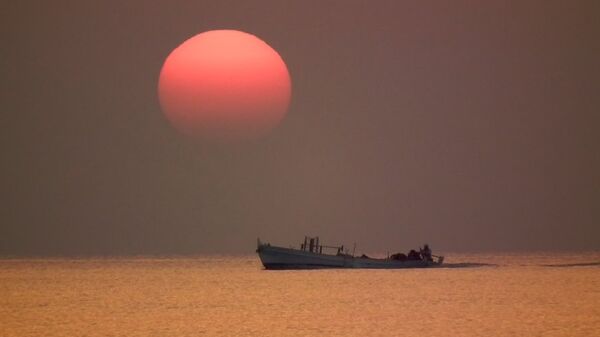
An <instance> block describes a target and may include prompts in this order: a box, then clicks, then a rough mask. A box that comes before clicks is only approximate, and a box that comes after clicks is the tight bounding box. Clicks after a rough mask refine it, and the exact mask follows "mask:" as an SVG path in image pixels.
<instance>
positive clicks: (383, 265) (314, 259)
mask: <svg viewBox="0 0 600 337" xmlns="http://www.w3.org/2000/svg"><path fill="white" fill-rule="evenodd" d="M256 252H257V253H258V256H259V257H260V260H261V262H262V264H263V266H264V267H265V269H275V270H277V269H279V270H281V269H322V268H371V269H400V268H426V267H436V266H439V265H441V263H442V262H434V261H426V260H406V261H399V260H391V259H372V258H364V257H353V256H351V255H347V254H340V255H327V254H318V253H313V252H309V251H303V250H298V249H293V248H283V247H277V246H271V245H268V244H260V245H259V246H258V249H257V250H256Z"/></svg>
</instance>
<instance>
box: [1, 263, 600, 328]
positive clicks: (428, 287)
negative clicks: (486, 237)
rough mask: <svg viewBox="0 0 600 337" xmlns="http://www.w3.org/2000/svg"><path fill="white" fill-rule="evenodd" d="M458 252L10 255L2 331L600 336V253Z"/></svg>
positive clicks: (3, 295)
mask: <svg viewBox="0 0 600 337" xmlns="http://www.w3.org/2000/svg"><path fill="white" fill-rule="evenodd" d="M446 261H447V262H448V263H449V266H455V268H435V269H402V270H364V269H362V270H360V269H359V270H351V269H337V270H336V269H331V270H303V271H267V270H263V268H262V266H261V264H260V261H259V260H258V258H257V257H256V256H255V255H248V256H197V257H164V258H150V257H131V258H129V257H123V258H85V259H68V258H61V259H0V336H2V337H13V336H14V337H17V336H18V337H24V336H49V337H50V336H277V337H286V336H331V337H333V336H344V337H349V336H357V337H358V336H360V337H363V336H427V337H433V336H440V337H441V336H443V337H451V336H486V337H493V336H570V337H575V336H586V337H590V336H600V265H599V264H600V263H599V262H600V252H583V253H569V254H566V253H536V254H523V253H521V254H516V253H515V254H446ZM469 263H487V264H490V265H489V266H480V267H469V268H463V266H468V265H469ZM579 264H582V265H579Z"/></svg>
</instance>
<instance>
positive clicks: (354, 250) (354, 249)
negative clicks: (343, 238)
mask: <svg viewBox="0 0 600 337" xmlns="http://www.w3.org/2000/svg"><path fill="white" fill-rule="evenodd" d="M354 252H356V242H354V248H352V257H354Z"/></svg>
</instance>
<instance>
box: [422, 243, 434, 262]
mask: <svg viewBox="0 0 600 337" xmlns="http://www.w3.org/2000/svg"><path fill="white" fill-rule="evenodd" d="M421 257H422V258H423V260H426V261H433V258H432V257H431V249H430V248H429V245H428V244H425V246H424V247H423V249H421Z"/></svg>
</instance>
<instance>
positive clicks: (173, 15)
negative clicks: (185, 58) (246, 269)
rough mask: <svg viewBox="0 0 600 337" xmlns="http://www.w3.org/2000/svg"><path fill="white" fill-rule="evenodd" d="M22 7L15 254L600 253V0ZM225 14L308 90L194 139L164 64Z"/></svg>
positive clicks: (4, 115) (13, 48)
mask: <svg viewBox="0 0 600 337" xmlns="http://www.w3.org/2000/svg"><path fill="white" fill-rule="evenodd" d="M1 7H2V10H1V11H0V13H1V14H0V38H1V39H0V41H2V48H1V49H0V108H1V115H0V116H1V119H0V121H1V125H2V132H1V134H0V137H1V144H2V152H1V154H2V163H1V164H2V165H1V167H0V182H1V184H2V185H1V187H2V188H1V190H0V191H1V192H0V198H2V208H1V211H0V254H1V255H32V254H33V255H40V254H42V255H43V254H49V255H63V254H75V255H89V254H110V255H115V254H188V253H192V254H195V253H204V252H211V253H212V252H222V253H251V252H253V250H254V248H255V247H254V245H255V240H256V237H258V236H260V237H261V239H263V240H265V241H271V242H272V243H279V244H283V245H286V246H287V245H289V244H297V243H298V242H300V240H301V239H302V238H303V236H304V235H305V234H312V235H320V236H321V240H322V241H326V242H329V243H332V244H337V243H346V245H351V244H352V243H353V242H355V241H356V242H357V243H358V247H359V250H361V251H367V252H377V251H380V252H381V251H388V250H389V251H394V250H407V249H409V248H413V247H416V246H418V245H420V244H423V243H425V242H428V243H430V244H431V245H432V246H433V248H434V250H436V249H437V250H438V251H440V250H441V251H446V252H448V251H464V250H488V251H492V250H513V249H517V250H526V249H532V250H542V249H543V250H555V249H561V250H562V249H600V130H599V129H600V62H599V61H598V60H600V20H598V17H599V16H600V5H599V2H598V1H535V2H534V1H509V2H505V1H488V2H485V3H482V2H477V1H439V2H437V1H427V2H425V1H294V2H292V1H280V0H275V1H256V2H251V1H231V2H229V1H214V2H203V1H146V0H145V1H141V0H134V1H12V2H8V3H5V4H3V5H2V6H1ZM225 28H226V29H238V30H242V31H246V32H249V33H251V34H254V35H256V36H258V37H260V38H261V39H263V40H264V41H266V42H267V43H268V44H270V45H271V46H272V47H273V48H274V49H276V50H277V51H278V52H279V53H280V55H281V56H282V58H283V59H284V61H285V62H286V63H287V65H288V68H289V71H290V74H291V78H292V84H293V91H292V104H291V107H290V110H289V112H288V115H287V117H286V119H285V120H284V121H283V123H282V124H281V125H280V126H279V127H278V128H277V129H275V130H274V131H273V132H272V133H271V134H270V135H269V136H268V137H266V138H263V139H261V140H258V141H252V142H243V143H238V144H234V145H216V144H210V143H203V142H200V141H196V142H194V141H191V140H189V139H187V138H185V137H184V136H182V135H181V134H180V133H178V132H177V131H176V130H175V129H173V128H172V127H171V126H170V125H169V123H168V122H167V121H166V119H165V118H164V117H163V114H162V112H161V110H160V107H159V104H158V99H157V94H156V91H157V80H158V75H159V72H160V68H161V66H162V63H163V61H164V60H165V58H166V57H167V55H168V54H169V53H170V52H171V50H172V49H173V48H175V47H176V46H177V45H179V44H180V43H181V42H183V41H184V40H185V39H187V38H189V37H191V36H193V35H195V34H197V33H200V32H203V31H206V30H211V29H225Z"/></svg>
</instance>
